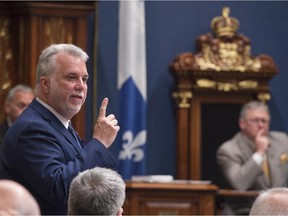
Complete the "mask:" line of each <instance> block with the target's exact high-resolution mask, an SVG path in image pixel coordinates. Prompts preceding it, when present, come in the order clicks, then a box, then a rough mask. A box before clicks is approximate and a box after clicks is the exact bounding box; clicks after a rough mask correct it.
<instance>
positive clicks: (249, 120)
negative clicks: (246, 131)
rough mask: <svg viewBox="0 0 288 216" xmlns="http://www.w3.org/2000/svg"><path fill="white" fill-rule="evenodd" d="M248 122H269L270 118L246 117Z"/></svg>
mask: <svg viewBox="0 0 288 216" xmlns="http://www.w3.org/2000/svg"><path fill="white" fill-rule="evenodd" d="M246 120H247V121H248V122H249V123H251V124H255V125H256V124H260V123H262V124H269V123H270V120H269V119H263V118H255V119H246Z"/></svg>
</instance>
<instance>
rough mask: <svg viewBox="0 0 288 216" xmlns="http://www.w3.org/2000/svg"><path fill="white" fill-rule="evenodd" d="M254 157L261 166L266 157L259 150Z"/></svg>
mask: <svg viewBox="0 0 288 216" xmlns="http://www.w3.org/2000/svg"><path fill="white" fill-rule="evenodd" d="M252 158H253V160H254V161H255V162H256V163H257V164H258V165H259V166H261V163H262V161H263V160H264V157H263V156H262V155H261V154H259V153H257V152H255V153H254V154H253V155H252Z"/></svg>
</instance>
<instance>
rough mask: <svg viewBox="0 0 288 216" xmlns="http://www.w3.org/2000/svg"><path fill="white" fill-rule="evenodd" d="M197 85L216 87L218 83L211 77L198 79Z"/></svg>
mask: <svg viewBox="0 0 288 216" xmlns="http://www.w3.org/2000/svg"><path fill="white" fill-rule="evenodd" d="M196 85H197V86H198V87H200V88H213V89H214V88H216V85H217V83H216V82H215V81H213V80H209V79H199V80H196Z"/></svg>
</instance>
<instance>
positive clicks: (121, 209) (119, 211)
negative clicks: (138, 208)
mask: <svg viewBox="0 0 288 216" xmlns="http://www.w3.org/2000/svg"><path fill="white" fill-rule="evenodd" d="M123 212H124V210H123V208H120V209H119V210H118V212H117V216H122V214H123Z"/></svg>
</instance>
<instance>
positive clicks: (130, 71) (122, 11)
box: [116, 0, 147, 179]
mask: <svg viewBox="0 0 288 216" xmlns="http://www.w3.org/2000/svg"><path fill="white" fill-rule="evenodd" d="M144 3H145V2H144V1H142V0H132V1H120V2H119V41H118V93H119V97H118V98H119V116H118V119H119V125H120V131H119V133H118V136H117V143H116V145H117V146H119V148H120V149H119V151H118V159H119V173H120V174H121V175H122V177H123V178H124V179H131V177H132V176H133V175H143V174H145V158H146V156H145V148H146V139H147V131H146V106H147V99H146V44H145V10H144V6H145V5H144Z"/></svg>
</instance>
